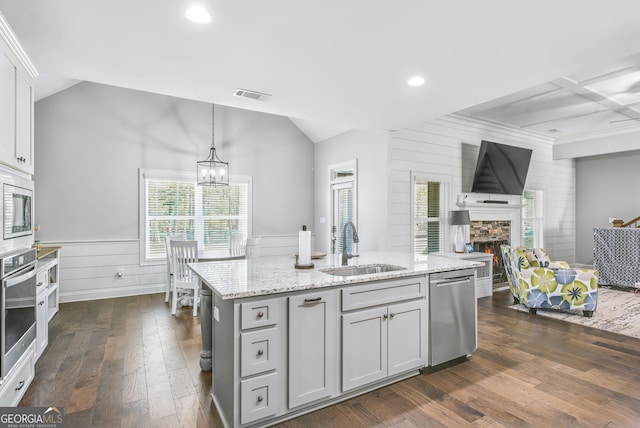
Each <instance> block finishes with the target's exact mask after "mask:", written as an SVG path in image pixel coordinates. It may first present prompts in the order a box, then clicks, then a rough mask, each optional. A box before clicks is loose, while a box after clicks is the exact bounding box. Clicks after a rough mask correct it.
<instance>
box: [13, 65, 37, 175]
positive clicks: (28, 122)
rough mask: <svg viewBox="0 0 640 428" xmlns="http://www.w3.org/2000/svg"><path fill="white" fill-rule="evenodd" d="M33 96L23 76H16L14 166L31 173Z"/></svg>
mask: <svg viewBox="0 0 640 428" xmlns="http://www.w3.org/2000/svg"><path fill="white" fill-rule="evenodd" d="M32 99H33V95H32V88H31V84H30V83H29V81H28V80H27V79H25V76H23V75H22V74H21V73H18V74H17V76H16V107H15V108H16V137H15V138H16V139H15V142H16V153H15V158H16V165H17V166H18V167H19V168H20V169H22V170H23V171H27V172H33V138H31V137H32V130H33V120H32V116H33V114H32V113H33V102H32Z"/></svg>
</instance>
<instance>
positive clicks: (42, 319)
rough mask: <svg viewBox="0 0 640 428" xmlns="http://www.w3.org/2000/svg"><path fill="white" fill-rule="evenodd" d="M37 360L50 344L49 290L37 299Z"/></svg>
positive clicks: (40, 294)
mask: <svg viewBox="0 0 640 428" xmlns="http://www.w3.org/2000/svg"><path fill="white" fill-rule="evenodd" d="M36 302H37V303H36V360H37V359H38V358H40V355H42V353H43V352H44V350H45V348H46V347H47V345H48V344H49V319H48V317H47V310H48V306H47V290H46V289H45V290H44V292H42V293H39V294H38V298H37V299H36Z"/></svg>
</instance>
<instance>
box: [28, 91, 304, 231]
mask: <svg viewBox="0 0 640 428" xmlns="http://www.w3.org/2000/svg"><path fill="white" fill-rule="evenodd" d="M35 117H36V121H35V122H36V128H35V144H36V148H35V152H36V159H35V162H36V164H35V180H36V198H35V199H36V201H35V203H36V221H37V222H38V223H39V224H40V226H41V231H40V232H39V234H38V239H39V240H41V241H43V242H46V241H73V240H80V241H86V240H113V239H137V238H138V168H147V169H168V170H185V171H191V170H194V171H195V162H196V161H197V160H200V159H202V158H204V157H205V156H206V155H207V153H208V149H209V146H210V144H211V104H207V103H202V102H197V101H189V100H185V99H180V98H173V97H168V96H164V95H158V94H151V93H147V92H140V91H134V90H129V89H123V88H116V87H112V86H106V85H100V84H95V83H81V84H78V85H76V86H73V87H71V88H69V89H67V90H65V91H63V92H60V93H58V94H56V95H53V96H50V97H48V98H45V99H43V100H41V101H39V102H37V103H36V106H35ZM216 147H217V148H218V149H219V155H220V157H221V158H223V159H224V160H226V161H229V163H230V170H231V174H242V175H251V176H252V177H253V235H254V236H261V235H281V234H294V233H296V231H297V229H298V226H299V225H300V224H303V223H308V224H310V223H311V221H312V219H313V203H314V200H313V180H314V177H313V150H314V148H313V144H312V143H311V142H310V141H309V140H308V139H307V138H306V136H304V134H302V132H300V130H299V129H298V128H297V127H296V126H295V125H294V124H293V123H292V122H291V121H290V120H289V119H288V118H286V117H281V116H275V115H269V114H264V113H257V112H252V111H248V110H241V109H234V108H227V107H219V106H216Z"/></svg>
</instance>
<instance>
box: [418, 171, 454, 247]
mask: <svg viewBox="0 0 640 428" xmlns="http://www.w3.org/2000/svg"><path fill="white" fill-rule="evenodd" d="M409 174H410V179H409V199H410V201H409V205H410V206H409V210H410V213H409V217H410V218H411V222H410V223H409V237H410V251H411V253H412V254H413V255H414V256H415V255H416V253H415V252H416V235H415V222H416V217H415V208H416V207H415V204H416V201H415V183H416V181H420V182H429V181H433V182H439V183H445V184H446V185H447V187H448V189H447V195H446V196H445V200H444V201H443V204H442V206H443V207H444V210H445V211H444V213H443V216H442V217H443V218H442V220H441V223H442V225H443V230H444V233H443V235H444V239H443V242H442V246H441V248H440V251H442V252H447V251H450V250H451V236H450V235H451V234H450V230H449V229H450V226H449V223H448V215H449V212H450V211H451V209H452V208H451V193H452V184H453V178H452V177H451V176H450V175H446V174H433V173H428V172H423V171H410V172H409Z"/></svg>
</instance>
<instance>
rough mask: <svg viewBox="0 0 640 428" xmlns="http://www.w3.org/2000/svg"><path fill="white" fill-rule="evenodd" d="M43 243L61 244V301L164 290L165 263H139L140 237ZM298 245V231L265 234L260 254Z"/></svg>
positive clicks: (283, 252) (278, 252)
mask: <svg viewBox="0 0 640 428" xmlns="http://www.w3.org/2000/svg"><path fill="white" fill-rule="evenodd" d="M43 245H45V246H60V247H62V249H61V250H60V263H59V275H60V277H59V281H60V289H59V290H60V302H63V303H64V302H76V301H82V300H95V299H107V298H112V297H126V296H134V295H140V294H152V293H161V292H164V290H165V284H166V281H167V267H166V265H165V264H164V263H161V264H157V265H146V266H140V246H139V243H138V240H137V239H131V240H108V241H71V242H69V241H66V242H45V243H43ZM297 249H298V236H297V235H277V236H275V235H274V236H263V237H261V240H260V255H261V256H275V255H288V254H291V255H293V254H294V253H295V252H296V251H297ZM292 263H293V259H292ZM120 269H122V270H124V277H122V278H118V276H117V272H118V270H120Z"/></svg>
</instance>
